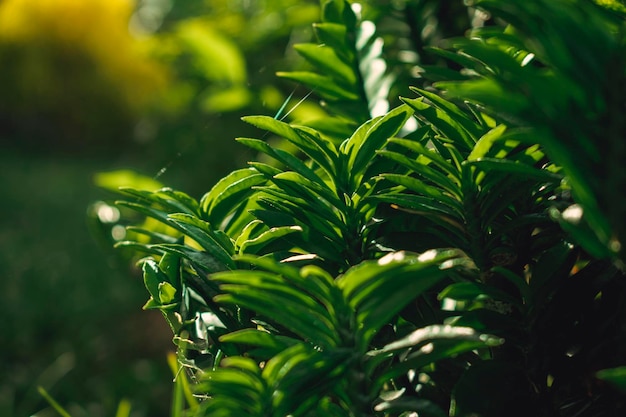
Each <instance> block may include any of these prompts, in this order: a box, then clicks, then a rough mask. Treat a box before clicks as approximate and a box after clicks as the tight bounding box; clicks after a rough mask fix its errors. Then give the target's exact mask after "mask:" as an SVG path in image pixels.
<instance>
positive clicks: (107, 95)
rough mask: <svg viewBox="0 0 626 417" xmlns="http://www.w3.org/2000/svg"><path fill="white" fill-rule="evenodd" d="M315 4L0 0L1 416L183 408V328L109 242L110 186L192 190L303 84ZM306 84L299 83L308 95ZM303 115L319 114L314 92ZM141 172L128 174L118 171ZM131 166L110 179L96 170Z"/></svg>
mask: <svg viewBox="0 0 626 417" xmlns="http://www.w3.org/2000/svg"><path fill="white" fill-rule="evenodd" d="M318 5H319V2H318V1H317V0H312V1H302V0H272V1H269V0H268V1H264V0H211V1H202V0H195V1H191V0H185V1H182V0H179V1H175V0H136V1H132V0H37V1H32V0H0V192H1V194H2V203H1V204H0V294H1V295H0V299H1V301H0V349H1V353H2V359H1V360H0V415H1V416H31V415H37V416H44V417H45V416H53V415H57V414H56V413H55V412H54V411H53V410H52V409H51V408H50V407H49V406H48V404H47V403H46V402H45V401H44V400H43V398H42V397H41V396H40V395H39V393H38V392H37V386H42V387H44V388H45V389H46V390H47V391H48V392H49V393H50V394H51V395H52V396H53V397H54V398H55V399H56V400H57V401H58V402H59V403H61V404H62V405H63V406H64V407H66V408H67V410H68V411H69V412H70V413H71V414H72V416H74V417H80V416H90V417H98V416H111V415H114V414H115V410H116V409H117V407H118V404H119V403H120V401H121V400H123V399H127V400H129V401H130V402H131V406H132V410H133V411H132V413H133V414H132V416H136V417H140V416H150V417H159V416H167V415H169V407H170V398H171V390H172V383H171V381H172V378H173V375H172V373H171V371H170V370H169V368H168V367H167V362H166V355H167V352H170V351H173V344H172V342H171V336H172V335H171V331H170V330H169V328H168V327H167V325H166V323H165V321H164V320H163V318H162V317H161V315H160V313H159V312H155V311H147V312H146V311H142V310H141V307H142V305H143V304H144V303H145V301H146V300H147V298H148V294H147V292H146V290H145V289H144V286H143V281H142V278H141V275H140V274H139V273H138V271H136V270H133V268H132V266H131V263H130V262H128V259H125V258H124V257H123V256H120V254H119V253H117V252H115V251H113V250H112V248H111V242H112V239H111V236H110V235H109V236H107V233H110V230H109V229H107V228H106V227H104V228H103V227H101V226H102V224H105V225H106V223H114V222H115V221H116V220H117V217H118V216H119V212H118V211H117V210H116V209H114V208H112V207H111V206H110V205H109V204H110V202H111V201H112V200H114V199H115V196H114V194H113V193H108V192H107V191H106V190H104V189H102V188H100V187H98V186H97V185H96V184H95V183H99V185H104V186H105V187H114V186H115V185H117V184H124V183H125V184H128V185H132V184H138V181H143V184H146V183H147V184H148V185H151V184H152V183H155V182H159V183H162V184H166V185H167V186H171V187H173V188H176V189H179V190H181V191H184V192H186V193H188V194H190V195H191V196H193V197H195V198H198V199H199V198H200V197H201V196H202V194H203V193H204V192H206V191H208V189H209V188H210V187H211V186H212V185H213V184H214V183H215V182H216V180H217V179H219V178H220V177H222V176H223V175H224V174H226V173H227V172H229V171H230V170H232V169H234V168H237V167H242V166H243V165H244V164H245V162H246V161H247V160H249V159H250V155H248V154H247V151H246V150H245V148H244V147H243V146H240V145H238V144H236V143H235V141H234V140H233V139H234V138H235V137H236V136H252V137H254V136H258V131H255V130H254V129H253V128H251V127H249V126H247V125H245V124H244V123H243V122H241V121H240V119H239V118H240V117H241V116H242V115H246V114H267V115H274V114H275V113H276V111H277V110H278V109H279V108H280V107H281V105H282V104H283V101H284V100H285V98H286V97H287V96H288V95H289V93H291V92H292V91H293V90H294V88H296V86H294V85H293V84H291V83H289V82H287V81H284V82H283V81H281V80H279V79H277V78H276V77H275V72H276V71H277V70H279V69H280V70H286V69H293V68H296V67H297V66H298V65H301V63H300V62H301V61H299V59H298V58H297V57H296V56H295V54H294V53H293V51H292V49H291V46H290V45H292V44H293V43H296V42H304V41H310V40H311V37H312V31H311V23H312V22H314V21H316V20H317V19H318V17H319V10H318V9H319V6H318ZM306 93H307V92H306V91H296V96H303V95H305V94H306ZM299 111H306V105H305V106H301V109H300V110H299ZM119 169H124V170H126V171H122V172H119V171H117V170H119ZM113 171H115V172H117V173H116V174H110V175H103V176H98V175H97V174H98V173H103V172H104V173H110V172H113Z"/></svg>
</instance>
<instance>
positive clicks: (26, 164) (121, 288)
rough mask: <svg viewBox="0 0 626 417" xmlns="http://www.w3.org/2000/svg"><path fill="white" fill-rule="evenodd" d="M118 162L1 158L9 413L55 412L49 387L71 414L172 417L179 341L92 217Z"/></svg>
mask: <svg viewBox="0 0 626 417" xmlns="http://www.w3.org/2000/svg"><path fill="white" fill-rule="evenodd" d="M111 165H112V162H111V161H106V160H88V159H80V158H79V157H76V158H70V157H54V158H46V157H41V156H39V157H37V156H24V155H21V154H17V153H13V152H10V151H7V150H3V151H2V152H0V167H1V172H2V174H1V175H0V191H1V193H2V205H1V208H0V248H1V249H0V280H1V281H0V282H1V286H0V297H1V300H2V301H1V302H0V317H2V322H1V324H0V341H1V346H2V347H1V349H2V361H1V363H0V415H7V416H8V415H14V416H26V415H32V414H34V413H36V412H40V411H41V410H43V409H46V412H44V413H39V414H37V415H39V416H48V415H50V416H51V415H55V414H54V412H53V411H52V409H51V408H50V407H49V405H48V404H47V402H46V401H45V400H44V399H43V397H42V396H41V395H40V394H39V393H38V392H37V386H42V387H43V388H44V389H45V390H47V391H48V392H49V393H50V395H52V396H53V397H54V398H55V399H56V400H57V401H58V402H59V403H60V404H62V405H63V407H64V408H66V409H67V410H68V411H69V412H70V413H71V414H72V416H73V417H80V416H87V415H88V416H95V417H97V416H104V415H113V414H114V413H115V410H116V409H117V407H118V404H119V403H120V401H121V400H122V399H123V398H128V399H130V401H131V404H132V410H133V413H134V414H133V416H141V415H145V416H151V417H152V416H156V417H158V416H167V415H169V411H168V409H169V403H170V397H171V390H172V384H171V382H170V381H171V374H170V371H169V370H168V367H167V363H166V353H167V351H169V350H172V347H173V345H172V344H171V341H170V340H171V334H170V330H169V329H168V328H167V325H166V324H165V323H164V322H163V320H162V318H161V317H160V314H159V313H158V312H144V311H142V310H141V306H142V305H143V303H144V302H145V298H146V294H145V290H144V287H143V282H142V281H141V278H140V276H139V275H136V274H129V271H128V267H127V266H126V265H127V264H126V263H125V262H122V261H120V260H119V259H118V258H117V257H116V256H117V255H116V254H115V253H113V252H112V250H111V248H109V247H107V246H105V245H102V246H99V245H98V244H97V243H96V240H95V239H94V238H93V236H91V234H90V232H89V228H88V224H87V221H86V220H87V216H86V213H87V208H88V206H89V204H90V203H92V202H93V201H95V200H98V199H102V198H106V197H109V196H108V195H107V194H105V193H104V191H101V190H98V189H96V188H95V187H94V186H93V182H92V177H93V174H94V173H95V172H98V171H101V170H106V169H111Z"/></svg>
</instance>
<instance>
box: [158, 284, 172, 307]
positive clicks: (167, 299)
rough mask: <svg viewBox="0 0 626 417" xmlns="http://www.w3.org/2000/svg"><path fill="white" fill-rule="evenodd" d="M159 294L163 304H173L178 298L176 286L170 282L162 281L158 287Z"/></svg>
mask: <svg viewBox="0 0 626 417" xmlns="http://www.w3.org/2000/svg"><path fill="white" fill-rule="evenodd" d="M158 295H159V301H160V302H161V304H171V303H172V302H173V301H175V300H176V288H174V286H173V285H172V284H170V283H169V282H161V283H160V284H159V288H158Z"/></svg>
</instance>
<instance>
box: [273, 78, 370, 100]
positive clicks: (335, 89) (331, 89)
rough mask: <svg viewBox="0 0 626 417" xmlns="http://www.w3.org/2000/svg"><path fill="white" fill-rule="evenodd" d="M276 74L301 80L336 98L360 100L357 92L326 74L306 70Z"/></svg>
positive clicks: (311, 87) (314, 88)
mask: <svg viewBox="0 0 626 417" xmlns="http://www.w3.org/2000/svg"><path fill="white" fill-rule="evenodd" d="M276 75H277V76H279V77H282V78H286V79H288V80H293V81H296V82H299V83H301V84H303V85H305V86H307V87H308V88H310V89H312V90H315V91H318V92H319V93H321V94H325V95H328V96H330V97H332V98H333V99H335V100H358V98H359V96H358V95H357V94H355V93H353V92H351V91H349V90H347V89H345V88H343V87H342V86H339V85H338V84H337V83H335V82H334V80H333V79H332V78H331V77H329V76H326V75H320V74H316V73H314V72H306V71H294V72H277V73H276Z"/></svg>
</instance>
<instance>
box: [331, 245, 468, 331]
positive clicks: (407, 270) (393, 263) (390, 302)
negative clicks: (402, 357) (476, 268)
mask: <svg viewBox="0 0 626 417" xmlns="http://www.w3.org/2000/svg"><path fill="white" fill-rule="evenodd" d="M460 255H461V254H460V253H459V252H456V251H436V250H432V251H428V252H425V253H423V254H422V255H419V256H415V255H411V254H408V253H405V252H395V253H390V254H388V255H385V256H384V257H382V258H381V259H379V260H377V261H365V262H362V263H361V264H359V265H357V266H355V267H353V268H350V269H349V270H348V271H347V272H346V273H345V274H344V275H342V276H341V277H339V278H338V280H337V285H338V286H339V287H340V288H341V289H342V291H343V293H344V296H345V298H346V299H347V300H348V302H349V304H350V305H351V306H352V308H354V309H355V311H356V312H357V322H358V324H359V326H360V327H359V333H361V335H360V336H361V343H367V342H368V341H369V340H370V339H371V338H372V337H373V336H374V334H375V333H376V332H378V330H379V329H380V328H381V327H382V326H383V325H384V324H385V323H387V322H388V320H390V319H391V317H393V316H394V315H396V314H397V313H398V312H399V311H400V310H402V309H403V308H404V306H406V304H407V303H408V302H409V301H411V300H413V299H415V298H416V297H418V296H420V295H421V294H422V293H423V292H424V291H426V290H428V289H429V288H431V287H432V286H433V285H435V284H437V283H439V282H441V281H442V280H443V279H445V278H446V277H447V276H448V271H446V269H448V268H450V267H453V266H455V265H457V262H455V259H456V260H460Z"/></svg>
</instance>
